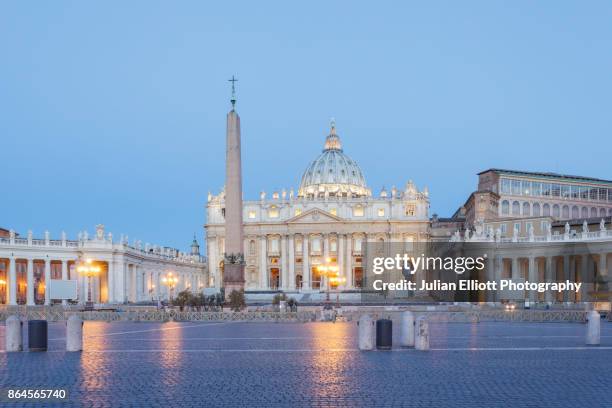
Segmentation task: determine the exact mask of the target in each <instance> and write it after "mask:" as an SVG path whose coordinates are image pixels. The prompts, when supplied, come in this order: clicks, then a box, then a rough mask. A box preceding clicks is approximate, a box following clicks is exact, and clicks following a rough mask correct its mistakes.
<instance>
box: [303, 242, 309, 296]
mask: <svg viewBox="0 0 612 408" xmlns="http://www.w3.org/2000/svg"><path fill="white" fill-rule="evenodd" d="M309 239H310V237H309V236H308V234H304V235H302V289H304V290H310V253H309V252H308V240H309Z"/></svg>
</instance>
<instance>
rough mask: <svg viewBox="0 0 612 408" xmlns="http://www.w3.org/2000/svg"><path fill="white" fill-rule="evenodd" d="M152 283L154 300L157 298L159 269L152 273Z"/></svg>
mask: <svg viewBox="0 0 612 408" xmlns="http://www.w3.org/2000/svg"><path fill="white" fill-rule="evenodd" d="M153 284H154V285H155V288H154V292H155V300H159V271H155V272H154V273H153Z"/></svg>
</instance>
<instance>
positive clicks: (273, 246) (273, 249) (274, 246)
mask: <svg viewBox="0 0 612 408" xmlns="http://www.w3.org/2000/svg"><path fill="white" fill-rule="evenodd" d="M270 250H271V252H278V251H279V249H278V238H272V239H271V240H270Z"/></svg>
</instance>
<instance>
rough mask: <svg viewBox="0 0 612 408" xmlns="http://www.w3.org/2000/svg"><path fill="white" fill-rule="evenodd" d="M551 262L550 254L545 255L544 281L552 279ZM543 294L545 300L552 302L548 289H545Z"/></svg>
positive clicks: (551, 294) (551, 295)
mask: <svg viewBox="0 0 612 408" xmlns="http://www.w3.org/2000/svg"><path fill="white" fill-rule="evenodd" d="M552 262H553V258H552V256H547V257H546V266H545V268H546V269H545V271H544V281H546V282H552V281H553V273H552ZM544 296H545V300H546V302H552V301H553V293H552V292H551V291H550V290H547V291H546V292H545V294H544Z"/></svg>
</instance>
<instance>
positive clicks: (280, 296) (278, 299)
mask: <svg viewBox="0 0 612 408" xmlns="http://www.w3.org/2000/svg"><path fill="white" fill-rule="evenodd" d="M281 300H287V295H285V294H284V293H277V294H276V295H274V297H273V298H272V304H273V305H279V304H280V302H281Z"/></svg>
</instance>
